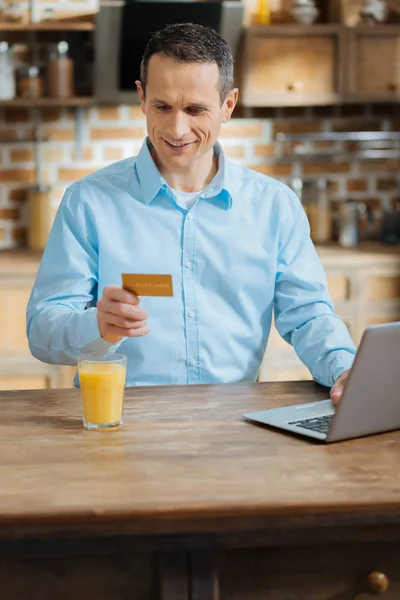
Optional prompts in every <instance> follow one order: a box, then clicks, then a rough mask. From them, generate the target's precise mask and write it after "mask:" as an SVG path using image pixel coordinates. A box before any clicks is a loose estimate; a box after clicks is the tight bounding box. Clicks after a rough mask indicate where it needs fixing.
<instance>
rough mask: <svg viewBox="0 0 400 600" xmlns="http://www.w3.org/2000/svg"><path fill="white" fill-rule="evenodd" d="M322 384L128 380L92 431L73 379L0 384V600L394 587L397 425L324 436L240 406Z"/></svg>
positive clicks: (398, 555)
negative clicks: (103, 429)
mask: <svg viewBox="0 0 400 600" xmlns="http://www.w3.org/2000/svg"><path fill="white" fill-rule="evenodd" d="M326 396H327V391H326V390H325V389H323V388H321V387H319V386H318V385H317V384H315V383H312V382H301V383H294V382H291V383H270V384H264V383H259V384H237V385H222V384H221V385H213V386H170V387H154V388H136V389H135V388H130V389H128V390H127V392H126V408H125V425H124V426H123V428H121V429H120V430H118V431H114V432H107V433H98V432H88V431H85V430H84V429H83V428H82V425H81V410H80V401H79V391H78V390H51V391H50V390H46V391H23V392H1V393H0V415H1V434H0V598H1V600H25V599H26V600H39V599H40V600H66V599H68V600H70V599H71V600H72V599H73V600H80V599H82V600H83V599H84V600H106V599H107V600H128V599H134V600H148V599H154V600H155V599H158V598H160V599H161V600H216V599H217V598H221V599H222V600H224V599H228V598H229V599H230V600H244V599H248V600H250V599H251V600H261V599H262V600H355V599H357V600H365V599H367V598H370V597H372V596H371V595H370V594H371V593H372V592H371V590H372V588H373V586H374V585H375V586H377V589H380V590H381V591H383V590H384V588H385V587H386V585H387V583H388V589H387V591H386V592H384V594H383V596H382V597H383V598H385V599H390V600H399V598H400V432H392V433H388V434H381V435H377V436H372V437H369V438H362V439H358V440H352V441H348V442H342V443H339V444H333V445H324V444H323V443H318V442H314V441H308V440H307V439H305V438H304V439H303V438H300V437H297V436H294V435H291V434H285V433H281V432H279V431H275V430H272V429H268V428H266V427H261V426H256V425H252V424H250V423H248V422H246V421H245V420H244V419H243V418H242V417H241V415H242V413H243V412H246V411H250V410H259V409H262V408H264V407H276V406H281V405H285V404H290V403H294V402H306V401H310V400H317V399H322V398H324V397H326ZM374 572H376V573H375V574H374ZM368 577H369V580H368V581H369V583H367V578H368Z"/></svg>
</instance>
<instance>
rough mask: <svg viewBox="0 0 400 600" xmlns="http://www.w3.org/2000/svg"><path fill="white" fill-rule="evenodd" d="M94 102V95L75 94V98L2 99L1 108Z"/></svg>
mask: <svg viewBox="0 0 400 600" xmlns="http://www.w3.org/2000/svg"><path fill="white" fill-rule="evenodd" d="M92 104H94V98H93V97H92V96H74V97H73V98H15V99H14V100H0V108H2V107H7V108H46V107H63V106H64V107H81V106H90V105H92Z"/></svg>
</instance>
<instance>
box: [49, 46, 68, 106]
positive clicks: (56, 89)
mask: <svg viewBox="0 0 400 600" xmlns="http://www.w3.org/2000/svg"><path fill="white" fill-rule="evenodd" d="M68 51H69V46H68V43H67V42H59V43H58V44H57V45H56V46H52V47H51V48H50V55H49V62H48V65H47V93H48V95H49V96H50V97H52V98H68V97H70V96H73V95H74V63H73V61H72V59H71V58H70V57H69V56H68Z"/></svg>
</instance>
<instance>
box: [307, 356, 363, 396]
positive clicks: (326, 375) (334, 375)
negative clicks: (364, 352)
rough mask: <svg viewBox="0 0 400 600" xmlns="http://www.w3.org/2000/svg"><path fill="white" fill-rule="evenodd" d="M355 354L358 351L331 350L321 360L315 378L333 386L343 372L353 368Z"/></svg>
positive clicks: (325, 384) (326, 385)
mask: <svg viewBox="0 0 400 600" xmlns="http://www.w3.org/2000/svg"><path fill="white" fill-rule="evenodd" d="M355 355H356V351H354V353H352V352H348V351H347V350H336V351H332V352H329V354H328V355H327V356H326V357H325V358H324V359H323V360H321V361H320V363H319V366H318V367H317V369H316V373H315V374H314V373H313V379H314V380H315V381H316V382H317V383H320V384H321V385H324V386H325V387H329V388H331V387H332V386H333V385H334V383H335V381H336V380H337V379H338V377H340V375H342V373H344V372H345V371H348V370H349V369H351V367H352V366H353V362H354V359H355Z"/></svg>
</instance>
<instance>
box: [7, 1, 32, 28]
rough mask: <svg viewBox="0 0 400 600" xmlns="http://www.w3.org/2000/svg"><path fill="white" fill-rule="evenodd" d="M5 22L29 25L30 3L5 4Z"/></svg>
mask: <svg viewBox="0 0 400 600" xmlns="http://www.w3.org/2000/svg"><path fill="white" fill-rule="evenodd" d="M4 20H5V21H6V22H7V23H27V22H28V3H27V2H5V4H4Z"/></svg>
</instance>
